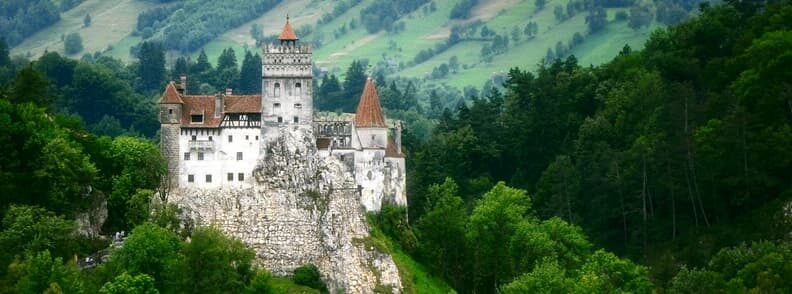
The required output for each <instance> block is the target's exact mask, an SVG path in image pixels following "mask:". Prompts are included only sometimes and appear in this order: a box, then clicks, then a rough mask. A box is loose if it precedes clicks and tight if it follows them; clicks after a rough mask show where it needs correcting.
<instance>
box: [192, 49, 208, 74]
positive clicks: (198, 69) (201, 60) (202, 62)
mask: <svg viewBox="0 0 792 294" xmlns="http://www.w3.org/2000/svg"><path fill="white" fill-rule="evenodd" d="M191 69H192V72H193V73H196V74H200V73H203V72H205V71H208V70H211V69H212V64H211V63H209V57H206V52H205V51H204V50H203V49H201V53H199V54H198V60H197V61H196V62H195V65H194V66H193V67H192V68H191Z"/></svg>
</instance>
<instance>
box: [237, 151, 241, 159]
mask: <svg viewBox="0 0 792 294" xmlns="http://www.w3.org/2000/svg"><path fill="white" fill-rule="evenodd" d="M237 160H242V152H237Z"/></svg>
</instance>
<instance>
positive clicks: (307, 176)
mask: <svg viewBox="0 0 792 294" xmlns="http://www.w3.org/2000/svg"><path fill="white" fill-rule="evenodd" d="M253 175H254V182H253V185H252V187H250V188H244V189H240V188H237V189H229V188H214V189H198V188H180V189H177V190H175V191H173V192H172V193H171V196H170V197H171V199H172V201H173V202H175V203H176V204H177V205H179V206H180V207H181V208H182V210H183V212H184V216H185V217H188V218H190V219H191V220H193V221H195V222H196V223H197V224H200V225H211V226H216V227H218V228H220V229H221V230H223V231H224V232H226V233H227V234H229V235H231V236H233V237H236V238H238V239H240V240H242V241H243V242H244V243H246V244H247V245H248V246H250V247H251V248H253V249H254V250H255V251H256V260H257V262H258V263H259V264H260V265H262V266H263V267H265V268H267V269H268V270H270V271H272V272H273V273H274V274H276V275H281V276H284V275H290V274H291V273H292V272H293V270H294V269H295V268H297V267H299V266H301V265H304V264H307V263H313V264H315V265H317V266H318V267H319V269H320V270H321V272H322V275H323V279H324V280H325V281H326V282H327V284H328V287H329V288H330V290H331V291H332V292H339V291H342V290H343V291H344V292H345V293H372V292H373V291H374V289H375V288H376V287H379V288H378V289H382V288H383V287H384V288H388V289H390V290H391V291H392V292H393V293H399V292H400V291H401V281H400V280H399V272H398V269H397V268H396V265H395V263H394V262H393V259H392V257H391V256H390V255H388V254H387V253H383V252H381V251H380V249H378V248H376V246H372V242H369V241H370V237H369V227H368V224H367V222H366V218H365V213H364V208H363V206H362V205H361V199H360V192H359V191H358V189H357V188H356V184H355V179H354V176H353V175H352V173H351V171H349V170H348V169H346V168H345V167H344V164H343V163H342V162H341V161H340V160H338V159H337V158H335V157H334V156H318V154H317V150H316V146H315V141H314V137H313V134H312V131H311V130H310V128H309V127H306V128H301V127H294V126H291V127H282V128H280V129H278V130H277V136H276V137H275V138H274V140H272V141H270V142H269V143H267V144H266V145H265V146H264V147H263V150H262V157H261V158H260V159H259V160H258V164H257V167H256V168H255V169H254V172H253Z"/></svg>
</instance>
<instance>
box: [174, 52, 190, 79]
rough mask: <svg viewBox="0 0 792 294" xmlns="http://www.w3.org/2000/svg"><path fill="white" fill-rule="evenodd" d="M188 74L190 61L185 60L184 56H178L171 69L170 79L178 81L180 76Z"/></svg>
mask: <svg viewBox="0 0 792 294" xmlns="http://www.w3.org/2000/svg"><path fill="white" fill-rule="evenodd" d="M189 75H190V61H189V60H187V58H185V57H184V56H180V57H179V58H177V59H176V63H174V64H173V70H172V71H171V80H172V81H178V80H179V79H180V78H181V76H189Z"/></svg>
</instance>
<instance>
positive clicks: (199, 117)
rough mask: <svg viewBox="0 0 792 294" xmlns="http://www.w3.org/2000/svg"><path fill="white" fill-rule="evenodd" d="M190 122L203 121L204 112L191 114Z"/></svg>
mask: <svg viewBox="0 0 792 294" xmlns="http://www.w3.org/2000/svg"><path fill="white" fill-rule="evenodd" d="M190 122H191V123H194V124H200V123H203V115H202V114H193V115H190Z"/></svg>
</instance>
